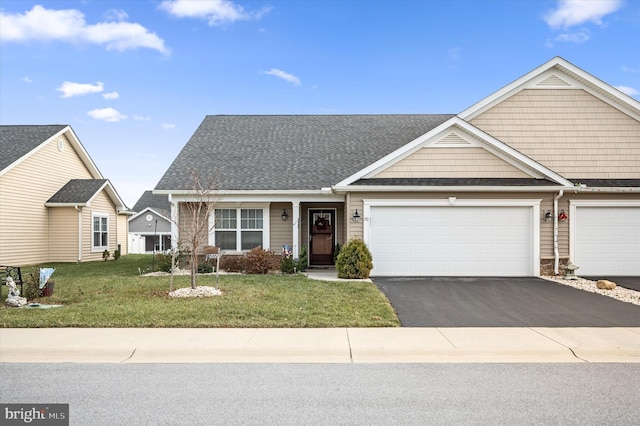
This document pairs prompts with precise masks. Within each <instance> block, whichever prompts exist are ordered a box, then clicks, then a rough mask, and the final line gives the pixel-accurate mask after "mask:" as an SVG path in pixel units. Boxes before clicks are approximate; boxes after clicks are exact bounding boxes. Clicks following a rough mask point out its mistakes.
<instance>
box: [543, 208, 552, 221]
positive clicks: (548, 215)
mask: <svg viewBox="0 0 640 426" xmlns="http://www.w3.org/2000/svg"><path fill="white" fill-rule="evenodd" d="M552 220H553V215H552V214H551V210H547V211H546V213H545V214H544V221H545V222H551V221H552Z"/></svg>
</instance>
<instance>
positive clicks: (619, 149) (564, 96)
mask: <svg viewBox="0 0 640 426" xmlns="http://www.w3.org/2000/svg"><path fill="white" fill-rule="evenodd" d="M471 124H473V125H474V126H477V127H478V128H480V129H482V130H484V131H485V132H487V133H489V134H491V135H492V136H494V137H496V138H498V139H499V140H501V141H503V142H505V143H506V144H508V145H510V146H511V147H513V148H515V149H517V150H518V151H520V152H522V153H523V154H525V155H527V156H529V157H531V158H532V159H534V160H536V161H538V162H540V163H541V164H543V165H544V166H546V167H548V168H550V169H552V170H554V171H555V172H557V173H559V174H560V175H562V176H564V177H566V178H568V179H571V178H602V179H605V178H610V179H628V178H636V179H637V178H638V177H640V143H639V141H640V122H638V121H636V120H634V119H633V118H631V117H629V116H627V115H625V114H623V113H622V112H620V111H618V110H617V109H615V108H613V107H611V106H609V105H608V104H606V103H604V102H602V101H600V100H599V99H597V98H595V97H594V96H592V95H590V94H589V93H587V92H585V91H583V90H561V89H546V90H533V89H529V90H523V91H522V92H520V93H518V94H516V95H514V96H512V97H511V98H509V99H507V100H505V101H504V102H502V103H500V104H498V105H496V106H495V107H493V108H492V109H490V110H488V111H487V112H485V113H483V114H481V115H479V116H478V117H476V118H474V119H473V120H472V121H471Z"/></svg>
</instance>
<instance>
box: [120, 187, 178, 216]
mask: <svg viewBox="0 0 640 426" xmlns="http://www.w3.org/2000/svg"><path fill="white" fill-rule="evenodd" d="M132 210H133V211H134V212H136V213H135V214H134V215H133V216H132V217H130V218H129V221H132V220H134V219H136V218H137V217H140V216H142V215H144V214H145V213H147V212H151V213H155V214H156V215H158V216H160V217H161V218H163V219H165V220H166V221H168V222H171V220H170V219H169V217H171V203H169V197H168V196H167V195H158V194H154V193H153V191H145V192H144V193H143V194H142V196H140V198H139V199H138V201H137V202H136V204H135V206H133V209H132Z"/></svg>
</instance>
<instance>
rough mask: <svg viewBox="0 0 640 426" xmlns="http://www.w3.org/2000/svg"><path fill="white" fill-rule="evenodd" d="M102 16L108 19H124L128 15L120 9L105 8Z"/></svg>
mask: <svg viewBox="0 0 640 426" xmlns="http://www.w3.org/2000/svg"><path fill="white" fill-rule="evenodd" d="M104 17H105V19H106V20H108V21H125V20H126V19H127V18H128V17H129V15H128V14H127V12H125V11H124V10H122V9H111V10H107V12H106V13H105V14H104Z"/></svg>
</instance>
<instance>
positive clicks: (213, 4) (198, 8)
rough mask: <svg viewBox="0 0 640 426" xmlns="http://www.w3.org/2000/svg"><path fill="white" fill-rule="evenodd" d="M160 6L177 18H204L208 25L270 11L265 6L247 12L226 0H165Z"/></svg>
mask: <svg viewBox="0 0 640 426" xmlns="http://www.w3.org/2000/svg"><path fill="white" fill-rule="evenodd" d="M160 8H161V9H164V10H165V11H167V12H168V13H169V14H170V15H173V16H176V17H178V18H200V19H206V20H207V21H208V23H209V25H210V26H216V25H222V24H226V23H231V22H235V21H240V20H248V19H260V18H261V17H262V16H263V15H265V14H266V13H269V11H271V8H270V7H267V8H264V9H261V10H260V11H257V12H247V11H245V10H244V8H243V7H242V6H239V5H237V4H234V3H233V2H232V1H228V0H165V1H163V2H162V3H160Z"/></svg>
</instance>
